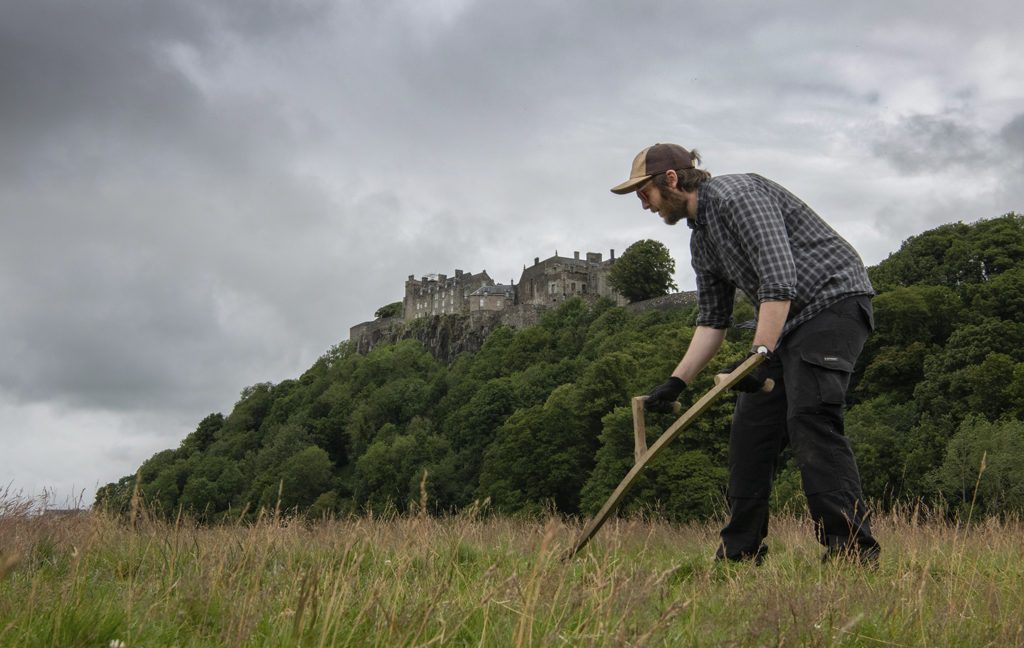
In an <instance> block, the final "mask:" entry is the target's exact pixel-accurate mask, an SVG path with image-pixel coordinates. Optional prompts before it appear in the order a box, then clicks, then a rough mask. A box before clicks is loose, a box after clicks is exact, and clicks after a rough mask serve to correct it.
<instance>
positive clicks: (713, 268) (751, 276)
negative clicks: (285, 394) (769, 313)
mask: <svg viewBox="0 0 1024 648" xmlns="http://www.w3.org/2000/svg"><path fill="white" fill-rule="evenodd" d="M687 223H688V224H689V226H690V227H691V228H692V229H693V232H692V233H691V236H690V255H691V258H692V263H693V269H694V271H695V272H696V273H697V303H698V308H699V312H698V315H697V324H698V325H699V326H710V327H712V328H727V327H729V326H730V325H731V324H732V309H733V305H734V302H735V299H736V288H739V289H740V290H742V291H743V292H744V293H745V294H746V295H747V297H748V298H749V299H750V301H751V302H753V303H754V304H755V305H758V304H760V303H761V302H764V301H789V302H791V304H790V308H789V317H788V319H787V321H786V325H785V326H784V327H783V329H782V336H783V337H785V335H786V334H787V333H788V332H789V331H792V330H793V329H794V328H796V327H797V326H798V325H800V324H801V323H803V322H806V321H807V320H809V319H810V318H812V317H814V315H816V314H817V313H819V312H821V311H822V310H824V309H825V308H828V307H829V306H831V305H832V304H834V303H836V302H837V301H839V300H841V299H843V298H846V297H850V296H853V295H873V294H874V290H873V289H872V287H871V281H870V280H869V279H868V275H867V271H866V270H865V269H864V262H863V261H861V258H860V256H859V255H858V254H857V251H856V250H854V249H853V246H851V245H850V244H849V243H848V242H847V241H846V240H845V239H844V238H843V237H841V236H840V235H839V234H838V233H837V232H836V231H835V230H834V229H832V228H831V227H830V226H829V225H828V224H827V223H826V222H825V221H824V220H822V219H821V217H820V216H818V215H817V214H816V213H814V210H812V209H811V208H810V207H808V206H807V205H806V204H805V203H804V202H803V201H802V200H800V199H799V198H797V197H796V196H794V195H793V194H792V193H790V192H789V191H788V190H787V189H785V188H784V187H782V186H781V185H779V184H777V183H775V182H772V181H771V180H768V179H767V178H763V177H761V176H759V175H756V174H752V173H751V174H742V175H725V176H716V177H714V178H711V179H710V180H708V181H707V182H705V183H703V184H702V185H700V187H699V189H698V190H697V215H696V217H695V218H693V219H688V220H687Z"/></svg>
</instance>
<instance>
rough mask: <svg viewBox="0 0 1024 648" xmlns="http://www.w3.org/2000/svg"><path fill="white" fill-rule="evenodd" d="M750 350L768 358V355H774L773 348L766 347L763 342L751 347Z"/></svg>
mask: <svg viewBox="0 0 1024 648" xmlns="http://www.w3.org/2000/svg"><path fill="white" fill-rule="evenodd" d="M750 352H751V353H760V354H761V355H763V356H764V357H765V358H768V357H770V356H771V355H772V352H771V350H770V349H769V348H768V347H766V346H765V345H763V344H755V345H754V346H752V347H750Z"/></svg>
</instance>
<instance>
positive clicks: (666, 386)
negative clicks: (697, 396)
mask: <svg viewBox="0 0 1024 648" xmlns="http://www.w3.org/2000/svg"><path fill="white" fill-rule="evenodd" d="M684 389H686V383H685V382H683V381H682V380H681V379H680V378H676V377H675V376H672V377H671V378H669V379H668V380H666V381H665V382H663V383H661V384H660V385H658V386H657V387H655V388H654V389H652V390H651V391H649V392H648V393H647V398H645V399H644V408H645V409H648V410H650V411H652V412H659V413H661V414H668V413H670V412H671V411H672V403H673V402H675V400H676V399H677V398H679V394H681V393H683V390H684Z"/></svg>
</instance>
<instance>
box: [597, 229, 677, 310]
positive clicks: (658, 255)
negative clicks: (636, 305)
mask: <svg viewBox="0 0 1024 648" xmlns="http://www.w3.org/2000/svg"><path fill="white" fill-rule="evenodd" d="M675 271H676V262H675V259H673V258H672V255H671V254H669V251H668V248H667V247H665V245H664V244H663V243H660V242H658V241H654V240H651V239H644V240H643V241H637V242H636V243H634V244H633V245H630V246H629V247H628V248H626V251H625V252H623V253H622V256H621V257H620V258H619V259H618V260H616V261H615V263H614V265H612V268H611V270H609V271H608V283H609V285H611V287H612V288H614V289H615V290H616V291H618V292H619V293H620V294H621V295H622V296H623V297H625V298H626V299H628V300H629V301H630V302H638V301H643V300H645V299H652V298H654V297H661V296H662V295H667V294H669V292H670V291H672V290H676V284H675V282H673V281H672V275H673V274H674V273H675Z"/></svg>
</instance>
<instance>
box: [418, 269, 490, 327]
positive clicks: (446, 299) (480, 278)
mask: <svg viewBox="0 0 1024 648" xmlns="http://www.w3.org/2000/svg"><path fill="white" fill-rule="evenodd" d="M491 285H494V281H492V280H491V278H490V277H489V276H487V271H486V270H484V271H483V272H481V273H479V274H469V273H466V272H463V271H462V270H456V271H455V276H454V277H449V276H447V275H443V274H438V275H426V276H424V277H421V278H420V279H416V278H415V277H414V276H413V275H409V278H408V279H407V280H406V282H405V299H404V300H403V303H402V317H403V318H404V319H405V320H406V321H409V320H414V319H417V318H420V317H429V316H431V315H450V314H452V313H468V312H469V296H470V295H471V294H472V293H473V292H474V291H476V290H478V289H479V288H481V287H483V286H491Z"/></svg>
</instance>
